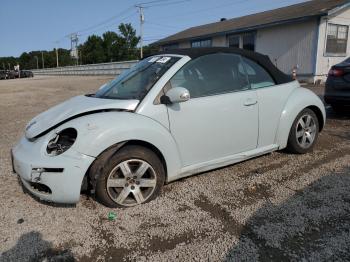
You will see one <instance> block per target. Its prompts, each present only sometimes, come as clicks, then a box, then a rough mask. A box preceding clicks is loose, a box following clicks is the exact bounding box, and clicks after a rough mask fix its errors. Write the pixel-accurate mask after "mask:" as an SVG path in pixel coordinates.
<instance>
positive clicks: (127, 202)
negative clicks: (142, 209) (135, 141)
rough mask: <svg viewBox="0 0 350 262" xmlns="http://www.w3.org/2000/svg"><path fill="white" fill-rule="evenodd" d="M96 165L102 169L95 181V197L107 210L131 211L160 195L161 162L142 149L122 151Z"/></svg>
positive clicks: (163, 177)
mask: <svg viewBox="0 0 350 262" xmlns="http://www.w3.org/2000/svg"><path fill="white" fill-rule="evenodd" d="M103 159H104V158H103V157H102V158H101V159H98V160H97V161H103ZM99 165H103V168H102V169H101V173H100V174H99V176H98V178H97V181H96V188H95V194H96V197H97V199H98V200H99V201H100V202H101V203H102V204H104V205H106V206H108V207H131V206H135V205H139V204H143V203H146V202H149V201H151V200H153V199H155V198H156V197H157V196H158V195H159V194H160V192H161V188H162V186H163V184H164V181H165V172H164V167H163V164H162V162H161V161H160V160H159V158H158V156H157V155H156V154H155V153H154V152H153V151H152V150H150V149H148V148H145V147H140V146H126V147H123V148H121V149H120V150H119V151H118V152H117V153H116V154H115V155H113V156H111V157H110V158H109V159H107V161H105V163H99Z"/></svg>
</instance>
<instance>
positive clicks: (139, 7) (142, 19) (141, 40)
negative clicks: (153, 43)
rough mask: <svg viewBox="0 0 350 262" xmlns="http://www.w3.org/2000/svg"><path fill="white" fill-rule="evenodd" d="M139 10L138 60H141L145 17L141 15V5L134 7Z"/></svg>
mask: <svg viewBox="0 0 350 262" xmlns="http://www.w3.org/2000/svg"><path fill="white" fill-rule="evenodd" d="M135 7H137V8H138V9H139V13H140V58H141V59H142V58H143V24H144V23H145V15H144V13H143V8H144V7H143V6H142V5H136V6H135Z"/></svg>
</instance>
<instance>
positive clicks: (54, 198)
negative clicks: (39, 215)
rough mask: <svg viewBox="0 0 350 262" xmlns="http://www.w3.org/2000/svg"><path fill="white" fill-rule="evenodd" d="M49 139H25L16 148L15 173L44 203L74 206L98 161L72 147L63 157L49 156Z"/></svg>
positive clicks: (13, 159) (13, 155)
mask: <svg viewBox="0 0 350 262" xmlns="http://www.w3.org/2000/svg"><path fill="white" fill-rule="evenodd" d="M46 140H47V139H45V138H43V137H41V138H39V139H37V140H36V141H34V142H29V141H28V140H27V139H26V138H24V137H23V138H22V139H21V140H20V142H19V143H18V144H17V145H16V146H15V147H14V148H13V149H12V151H11V155H12V156H11V157H12V165H13V170H14V172H15V173H16V174H18V175H19V177H20V179H21V181H22V183H23V185H24V187H25V188H26V189H28V190H29V191H30V192H31V193H32V194H33V195H35V196H37V197H39V198H40V199H42V200H46V201H50V202H56V203H66V204H73V203H76V202H78V201H79V198H80V190H81V184H82V181H83V178H84V176H85V174H86V172H87V170H88V168H89V166H90V165H91V163H92V162H93V161H94V159H95V158H93V157H90V156H87V155H84V154H82V153H79V152H77V151H75V150H74V149H73V148H70V149H69V150H68V151H66V152H65V153H63V154H61V155H59V156H50V155H48V154H47V153H46V146H47V142H48V141H46Z"/></svg>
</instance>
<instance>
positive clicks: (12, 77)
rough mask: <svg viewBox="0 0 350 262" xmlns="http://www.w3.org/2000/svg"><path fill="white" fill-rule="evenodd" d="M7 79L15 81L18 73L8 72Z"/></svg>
mask: <svg viewBox="0 0 350 262" xmlns="http://www.w3.org/2000/svg"><path fill="white" fill-rule="evenodd" d="M6 74H7V79H15V78H16V72H15V70H6Z"/></svg>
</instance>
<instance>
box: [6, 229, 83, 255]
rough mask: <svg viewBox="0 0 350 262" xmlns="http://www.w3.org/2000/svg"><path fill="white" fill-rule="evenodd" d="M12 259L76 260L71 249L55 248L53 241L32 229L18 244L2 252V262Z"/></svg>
mask: <svg viewBox="0 0 350 262" xmlns="http://www.w3.org/2000/svg"><path fill="white" fill-rule="evenodd" d="M5 261H6V262H12V261H14V262H15V261H16V262H17V261H28V262H34V261H48V262H51V261H52V262H56V261H59V262H71V261H76V260H75V258H74V256H73V254H72V252H71V251H70V249H66V248H54V247H53V245H52V243H50V242H48V241H46V240H44V239H42V235H41V234H40V233H39V232H36V231H31V232H29V233H26V234H23V235H22V236H21V237H20V238H19V239H18V241H17V244H16V245H15V246H14V247H13V248H11V249H9V250H7V251H5V252H3V253H2V254H0V262H5Z"/></svg>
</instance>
